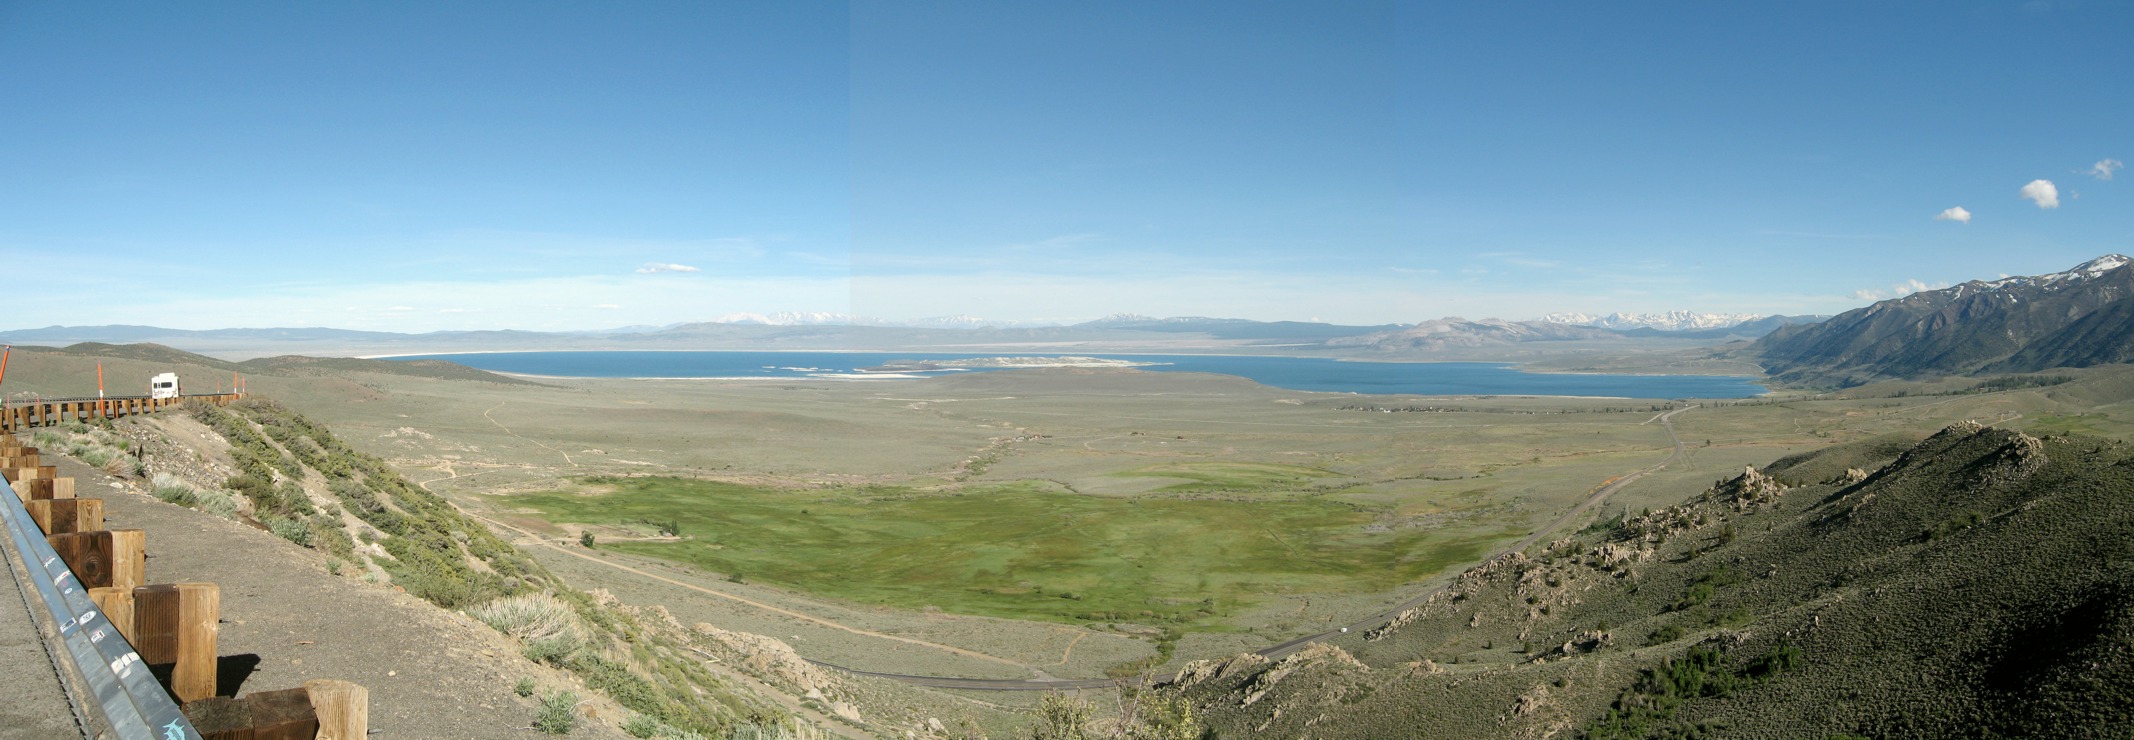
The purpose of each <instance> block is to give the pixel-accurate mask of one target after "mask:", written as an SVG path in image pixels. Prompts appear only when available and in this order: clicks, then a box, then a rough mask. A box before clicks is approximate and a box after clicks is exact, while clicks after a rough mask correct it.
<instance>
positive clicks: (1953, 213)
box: [1934, 206, 1971, 224]
mask: <svg viewBox="0 0 2134 740" xmlns="http://www.w3.org/2000/svg"><path fill="white" fill-rule="evenodd" d="M1934 220H1936V221H1955V222H1957V223H1965V224H1968V223H1971V212H1970V211H1966V210H1964V207H1963V206H1957V207H1955V208H1951V209H1949V210H1946V211H1942V212H1941V215H1938V216H1935V217H1934Z"/></svg>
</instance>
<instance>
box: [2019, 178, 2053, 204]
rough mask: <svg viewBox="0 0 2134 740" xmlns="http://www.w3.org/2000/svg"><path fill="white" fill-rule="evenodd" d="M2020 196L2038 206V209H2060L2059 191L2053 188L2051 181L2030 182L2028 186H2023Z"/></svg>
mask: <svg viewBox="0 0 2134 740" xmlns="http://www.w3.org/2000/svg"><path fill="white" fill-rule="evenodd" d="M2022 196H2023V197H2024V198H2027V199H2029V200H2030V202H2032V203H2036V204H2038V207H2039V208H2059V207H2060V189H2059V188H2057V187H2054V186H2053V184H2052V181H2051V180H2032V181H2030V184H2029V185H2024V186H2023V191H2022Z"/></svg>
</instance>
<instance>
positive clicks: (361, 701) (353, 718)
mask: <svg viewBox="0 0 2134 740" xmlns="http://www.w3.org/2000/svg"><path fill="white" fill-rule="evenodd" d="M304 690H305V691H308V692H311V709H312V711H313V712H315V713H316V714H317V715H318V718H319V735H318V740H363V738H364V737H366V736H367V735H368V734H369V733H370V689H366V688H364V687H362V686H360V685H357V684H354V683H350V682H347V681H335V680H331V679H313V680H310V681H305V682H304Z"/></svg>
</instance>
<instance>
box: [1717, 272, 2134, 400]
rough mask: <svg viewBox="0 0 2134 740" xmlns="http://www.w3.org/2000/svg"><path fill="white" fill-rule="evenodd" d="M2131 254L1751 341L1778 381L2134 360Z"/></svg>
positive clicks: (1858, 379) (1968, 287)
mask: <svg viewBox="0 0 2134 740" xmlns="http://www.w3.org/2000/svg"><path fill="white" fill-rule="evenodd" d="M2130 318H2134V260H2129V259H2128V258H2126V257H2124V256H2120V255H2116V254H2114V255H2106V256H2103V257H2099V258H2097V259H2094V260H2090V261H2089V262H2085V263H2083V264H2081V265H2078V266H2076V267H2075V268H2074V269H2072V270H2068V271H2067V272H2059V273H2053V274H2050V275H2037V276H2030V277H2011V278H2002V279H1999V280H1992V281H1986V280H1973V281H1970V282H1967V283H1964V284H1962V285H1958V286H1955V287H1951V288H1945V289H1942V290H1929V291H1921V292H1918V293H1913V294H1911V295H1908V296H1905V297H1903V298H1895V299H1891V300H1887V301H1881V302H1878V303H1876V304H1874V305H1872V306H1868V307H1866V308H1860V309H1854V310H1852V311H1847V312H1845V313H1843V314H1839V315H1838V316H1836V317H1834V318H1832V319H1830V320H1829V321H1825V322H1822V323H1818V324H1807V325H1798V326H1789V327H1784V328H1781V329H1778V330H1777V331H1774V332H1772V333H1771V334H1769V335H1766V336H1765V337H1764V338H1762V339H1760V340H1757V342H1756V343H1755V344H1754V345H1751V346H1750V348H1749V352H1750V353H1752V354H1754V355H1756V356H1757V357H1758V358H1759V359H1760V361H1761V362H1762V363H1763V365H1764V369H1765V370H1766V371H1768V372H1770V373H1772V374H1773V375H1774V377H1775V378H1776V379H1777V380H1779V381H1780V382H1786V383H1802V384H1811V385H1839V386H1851V385H1858V384H1860V383H1864V382H1867V381H1871V380H1876V379H1884V378H1908V377H1919V376H1931V375H1949V374H1962V373H1970V372H1975V371H1982V370H1983V371H1993V372H2028V371H2036V370H2044V369H2048V368H2054V367H2087V366H2090V365H2097V364H2104V363H2112V362H2124V361H2127V360H2129V359H2134V321H2129V320H2128V319H2130Z"/></svg>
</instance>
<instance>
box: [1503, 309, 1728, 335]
mask: <svg viewBox="0 0 2134 740" xmlns="http://www.w3.org/2000/svg"><path fill="white" fill-rule="evenodd" d="M1761 318H1763V315H1762V314H1753V313H1697V312H1695V311H1668V312H1666V313H1621V312H1617V313H1611V314H1608V315H1606V316H1594V315H1592V314H1584V313H1576V312H1573V313H1552V314H1549V315H1547V316H1543V317H1541V319H1540V320H1541V321H1545V322H1548V323H1551V324H1570V325H1572V326H1598V327H1600V328H1603V329H1658V330H1660V331H1685V330H1697V329H1725V328H1727V327H1731V326H1739V325H1741V324H1745V323H1748V322H1751V321H1755V320H1757V319H1761Z"/></svg>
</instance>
